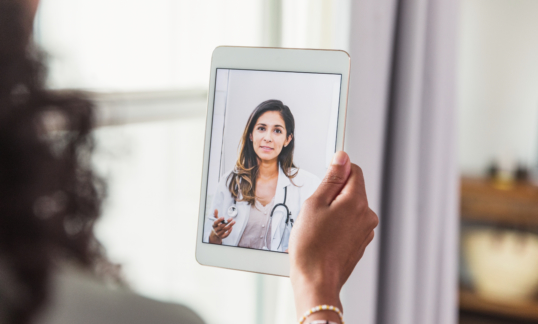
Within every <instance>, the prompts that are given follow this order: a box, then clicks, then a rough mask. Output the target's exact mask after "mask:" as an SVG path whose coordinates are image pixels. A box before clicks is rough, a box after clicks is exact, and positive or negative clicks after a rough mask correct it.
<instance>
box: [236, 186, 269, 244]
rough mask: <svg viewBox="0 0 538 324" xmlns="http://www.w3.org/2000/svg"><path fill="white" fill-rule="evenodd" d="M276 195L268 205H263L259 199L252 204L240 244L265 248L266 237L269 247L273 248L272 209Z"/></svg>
mask: <svg viewBox="0 0 538 324" xmlns="http://www.w3.org/2000/svg"><path fill="white" fill-rule="evenodd" d="M274 202H275V197H273V199H272V200H271V202H269V203H268V204H267V205H265V206H263V205H262V204H261V203H260V202H259V200H257V199H256V200H255V202H254V204H253V205H250V215H249V217H248V222H247V225H246V227H245V230H244V231H243V235H242V236H241V239H240V240H239V244H238V246H240V247H246V248H251V249H263V247H264V242H263V241H264V238H265V241H266V247H267V249H269V250H270V249H271V217H270V216H271V210H272V209H273V205H274Z"/></svg>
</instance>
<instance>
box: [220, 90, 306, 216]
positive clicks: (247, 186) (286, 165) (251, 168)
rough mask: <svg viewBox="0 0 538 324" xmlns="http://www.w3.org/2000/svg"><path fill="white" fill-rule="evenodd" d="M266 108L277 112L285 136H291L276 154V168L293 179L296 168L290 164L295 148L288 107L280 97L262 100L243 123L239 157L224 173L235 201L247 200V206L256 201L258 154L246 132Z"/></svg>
mask: <svg viewBox="0 0 538 324" xmlns="http://www.w3.org/2000/svg"><path fill="white" fill-rule="evenodd" d="M268 111H278V112H279V113H280V116H281V117H282V119H283V120H284V125H285V127H286V138H288V137H289V136H290V135H292V136H293V137H292V139H291V141H290V142H289V144H288V145H287V146H286V147H283V148H282V151H281V152H280V154H279V155H278V162H279V164H280V167H281V168H282V170H283V171H284V173H285V174H286V176H287V177H288V178H290V179H293V178H294V177H295V176H296V175H297V172H298V171H299V170H298V168H297V167H296V166H295V165H294V164H293V150H294V148H295V134H294V132H295V119H294V118H293V114H292V113H291V110H290V108H289V107H288V106H286V105H284V104H283V103H282V101H280V100H274V99H272V100H266V101H264V102H262V103H261V104H259V105H258V106H257V107H256V108H255V109H254V111H253V112H252V113H251V114H250V117H249V119H248V122H247V125H246V127H245V130H244V132H243V136H242V137H241V142H240V143H239V147H240V148H239V158H238V159H237V162H236V164H235V168H234V170H233V171H232V172H231V173H230V175H229V176H228V179H227V181H228V189H229V190H230V193H231V194H232V197H233V198H234V199H236V200H237V201H247V202H248V203H249V205H251V204H254V202H255V201H256V178H257V176H258V170H259V169H258V160H259V158H258V156H257V155H256V152H255V151H254V145H253V143H252V141H250V140H249V139H250V135H251V134H252V132H253V130H254V126H255V125H256V123H257V122H258V119H259V118H260V116H261V115H263V114H264V113H266V112H268Z"/></svg>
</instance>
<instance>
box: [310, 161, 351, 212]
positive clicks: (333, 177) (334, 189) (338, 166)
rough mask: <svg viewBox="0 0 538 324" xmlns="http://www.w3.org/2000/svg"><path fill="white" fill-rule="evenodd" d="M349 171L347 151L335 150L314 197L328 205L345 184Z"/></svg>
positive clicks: (349, 164)
mask: <svg viewBox="0 0 538 324" xmlns="http://www.w3.org/2000/svg"><path fill="white" fill-rule="evenodd" d="M350 172H351V163H350V161H349V156H348V155H347V153H346V152H344V151H338V152H336V153H335V154H334V156H333V159H332V161H331V165H330V166H329V169H327V173H326V174H325V178H323V181H321V184H320V185H319V187H318V189H317V190H316V192H315V193H314V195H315V196H316V199H319V200H320V201H321V202H322V203H324V204H326V205H330V204H331V203H332V201H333V200H334V198H336V196H338V194H339V193H340V191H341V190H342V188H343V187H344V185H345V184H346V182H347V179H348V177H349V174H350Z"/></svg>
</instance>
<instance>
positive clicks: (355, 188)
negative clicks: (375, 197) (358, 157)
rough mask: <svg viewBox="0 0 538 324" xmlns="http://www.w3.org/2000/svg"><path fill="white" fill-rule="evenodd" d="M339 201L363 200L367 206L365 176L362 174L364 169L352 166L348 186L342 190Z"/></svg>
mask: <svg viewBox="0 0 538 324" xmlns="http://www.w3.org/2000/svg"><path fill="white" fill-rule="evenodd" d="M339 199H353V200H357V199H363V200H364V202H365V203H366V204H368V202H367V201H366V189H365V186H364V176H363V174H362V169H361V168H360V167H359V166H358V165H356V164H351V166H350V174H349V179H348V181H347V183H346V185H345V186H344V187H343V188H342V191H341V192H340V196H339V197H337V200H339Z"/></svg>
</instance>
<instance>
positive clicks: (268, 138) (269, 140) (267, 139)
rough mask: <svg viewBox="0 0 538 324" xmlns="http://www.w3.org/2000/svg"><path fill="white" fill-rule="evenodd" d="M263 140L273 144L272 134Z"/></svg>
mask: <svg viewBox="0 0 538 324" xmlns="http://www.w3.org/2000/svg"><path fill="white" fill-rule="evenodd" d="M263 140H264V141H266V142H271V141H273V139H272V138H271V134H269V133H268V134H266V135H265V136H264V137H263Z"/></svg>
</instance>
